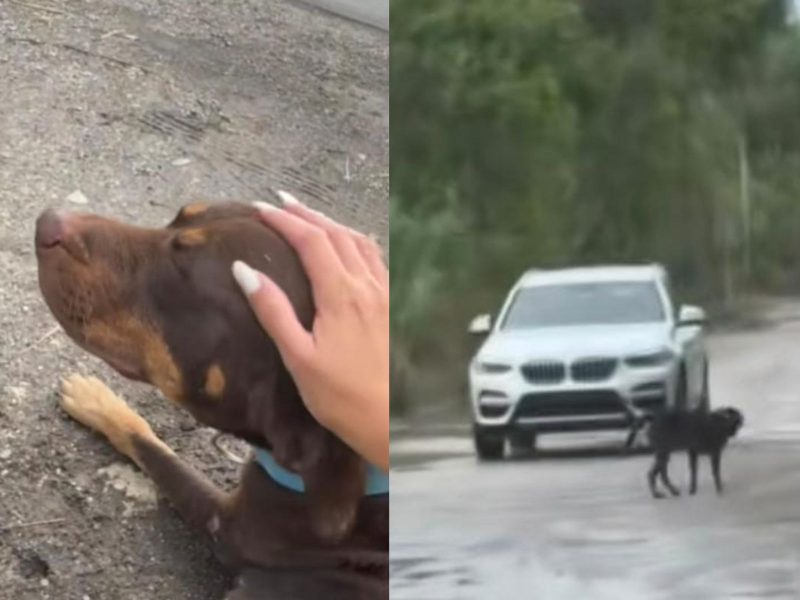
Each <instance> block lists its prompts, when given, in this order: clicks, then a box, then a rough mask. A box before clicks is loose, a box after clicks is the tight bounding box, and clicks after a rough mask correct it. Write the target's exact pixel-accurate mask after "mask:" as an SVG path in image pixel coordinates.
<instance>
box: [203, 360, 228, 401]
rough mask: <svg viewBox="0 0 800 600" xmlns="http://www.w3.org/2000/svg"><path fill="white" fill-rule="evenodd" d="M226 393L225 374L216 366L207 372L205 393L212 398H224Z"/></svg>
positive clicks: (212, 366)
mask: <svg viewBox="0 0 800 600" xmlns="http://www.w3.org/2000/svg"><path fill="white" fill-rule="evenodd" d="M224 391H225V374H224V373H223V372H222V369H221V368H220V366H219V365H217V364H214V365H211V366H210V367H209V368H208V371H207V372H206V385H205V392H206V394H208V395H209V396H211V397H212V398H222V393H223V392H224Z"/></svg>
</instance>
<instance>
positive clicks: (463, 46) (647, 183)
mask: <svg viewBox="0 0 800 600" xmlns="http://www.w3.org/2000/svg"><path fill="white" fill-rule="evenodd" d="M789 7H790V5H789V4H787V3H784V2H783V1H781V0H702V1H698V0H582V1H578V0H567V1H565V0H504V1H503V2H496V1H495V0H469V1H461V0H445V1H442V2H434V3H431V2H428V1H426V0H393V1H392V3H391V9H392V21H391V23H392V29H391V37H392V40H391V43H392V52H391V66H392V73H391V81H392V85H391V107H392V109H391V119H392V127H391V181H392V199H391V244H390V245H391V275H392V291H391V294H392V343H393V349H392V366H393V375H394V378H393V388H392V389H393V397H392V406H393V409H394V410H395V411H399V412H408V411H409V409H410V408H414V409H416V410H422V409H425V408H429V407H437V406H438V407H442V406H444V407H448V408H449V407H456V406H462V405H463V406H466V401H465V400H464V382H465V379H466V371H465V369H466V365H467V360H468V357H469V355H470V353H471V352H472V350H473V345H474V343H475V342H474V340H471V339H470V338H469V337H468V336H467V334H466V325H467V322H468V320H469V318H470V317H471V316H472V315H473V314H475V313H478V312H485V311H489V310H494V309H496V308H497V307H498V305H499V303H500V301H501V299H502V297H503V295H504V294H505V292H506V291H507V289H508V288H509V286H510V285H511V284H512V283H513V281H514V280H515V279H516V278H517V277H518V276H519V274H520V273H521V272H522V271H523V270H525V269H526V268H529V267H532V266H539V267H547V266H562V265H570V264H574V263H598V262H631V261H633V262H650V261H659V262H663V263H664V264H666V265H667V267H668V268H669V269H670V272H671V274H672V277H673V280H674V283H675V284H676V287H677V289H678V291H679V294H680V296H681V299H682V300H685V301H694V302H699V303H702V304H705V305H706V306H707V307H708V308H710V309H711V310H712V311H715V312H717V313H718V314H720V313H723V312H725V311H732V310H735V308H736V306H737V305H738V303H740V302H741V300H742V299H743V298H744V297H746V296H747V295H748V294H750V293H753V292H763V293H790V292H795V291H797V290H798V289H800V285H798V283H800V253H798V247H800V175H799V174H800V110H798V107H800V25H798V24H795V21H794V19H793V17H792V14H791V10H790V8H789ZM412 405H413V406H412Z"/></svg>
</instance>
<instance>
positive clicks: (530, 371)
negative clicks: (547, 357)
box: [520, 361, 567, 383]
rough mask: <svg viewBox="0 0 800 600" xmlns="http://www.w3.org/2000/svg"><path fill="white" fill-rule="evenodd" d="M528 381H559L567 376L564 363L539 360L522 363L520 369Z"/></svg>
mask: <svg viewBox="0 0 800 600" xmlns="http://www.w3.org/2000/svg"><path fill="white" fill-rule="evenodd" d="M520 370H521V371H522V376H523V377H524V378H525V381H527V382H528V383H560V382H562V381H564V378H565V377H566V376H567V369H566V367H565V366H564V363H561V362H557V361H540V362H532V363H528V364H526V365H523V366H522V367H521V369H520Z"/></svg>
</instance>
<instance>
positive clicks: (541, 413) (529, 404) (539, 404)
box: [514, 390, 625, 418]
mask: <svg viewBox="0 0 800 600" xmlns="http://www.w3.org/2000/svg"><path fill="white" fill-rule="evenodd" d="M624 411H625V409H624V407H623V404H622V400H621V399H620V397H619V394H617V393H616V392H614V391H611V390H575V391H569V392H547V393H541V394H526V395H525V396H523V397H522V398H521V399H520V401H519V404H517V409H516V412H515V414H514V416H515V417H516V418H520V417H555V416H561V415H573V416H577V415H598V414H617V413H621V412H624Z"/></svg>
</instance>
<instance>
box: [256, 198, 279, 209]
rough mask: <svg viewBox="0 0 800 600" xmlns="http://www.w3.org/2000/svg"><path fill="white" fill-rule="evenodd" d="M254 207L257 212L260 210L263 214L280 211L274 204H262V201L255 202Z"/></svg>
mask: <svg viewBox="0 0 800 600" xmlns="http://www.w3.org/2000/svg"><path fill="white" fill-rule="evenodd" d="M253 207H254V208H255V209H256V210H260V211H261V212H271V211H273V210H278V207H277V206H275V205H274V204H270V203H269V202H261V201H260V200H257V201H256V202H253Z"/></svg>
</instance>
